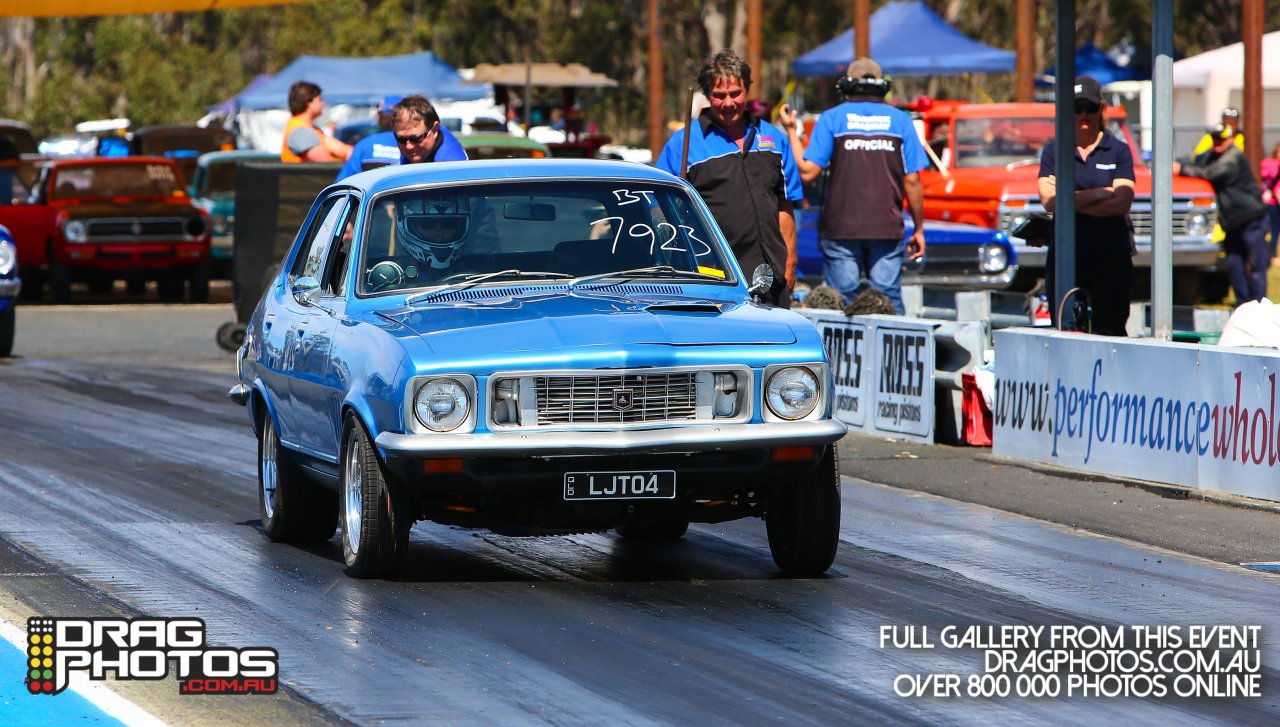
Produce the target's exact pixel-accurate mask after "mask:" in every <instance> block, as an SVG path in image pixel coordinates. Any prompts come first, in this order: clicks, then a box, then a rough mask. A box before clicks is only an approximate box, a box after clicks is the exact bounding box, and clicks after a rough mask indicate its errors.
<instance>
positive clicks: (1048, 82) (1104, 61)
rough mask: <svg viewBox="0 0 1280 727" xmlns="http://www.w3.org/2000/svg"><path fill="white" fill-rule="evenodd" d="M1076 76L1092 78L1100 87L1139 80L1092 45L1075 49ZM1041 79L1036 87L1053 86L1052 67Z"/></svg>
mask: <svg viewBox="0 0 1280 727" xmlns="http://www.w3.org/2000/svg"><path fill="white" fill-rule="evenodd" d="M1076 75H1077V76H1093V78H1094V80H1096V81H1097V82H1098V84H1099V85H1102V86H1105V85H1107V84H1108V83H1113V82H1115V81H1133V80H1141V79H1138V74H1137V73H1135V72H1134V71H1133V70H1132V69H1130V68H1125V67H1124V66H1122V65H1120V64H1119V63H1116V62H1115V60H1114V59H1112V58H1111V56H1109V55H1107V54H1106V53H1103V52H1102V51H1101V50H1099V49H1098V46H1096V45H1094V44H1093V43H1085V44H1084V45H1082V46H1080V47H1079V48H1077V49H1076ZM1042 79H1043V80H1041V79H1037V82H1036V85H1037V86H1052V85H1053V68H1052V67H1050V68H1049V69H1048V70H1046V71H1045V72H1044V73H1043V74H1042Z"/></svg>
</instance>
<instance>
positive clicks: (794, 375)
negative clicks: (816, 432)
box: [765, 366, 818, 419]
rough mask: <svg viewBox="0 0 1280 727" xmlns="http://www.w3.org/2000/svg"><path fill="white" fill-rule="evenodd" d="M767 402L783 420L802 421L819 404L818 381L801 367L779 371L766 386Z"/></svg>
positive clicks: (770, 378)
mask: <svg viewBox="0 0 1280 727" xmlns="http://www.w3.org/2000/svg"><path fill="white" fill-rule="evenodd" d="M765 401H766V402H768V404H769V410H770V411H772V412H773V413H774V414H777V415H778V416H780V417H782V418H783V419H801V418H803V417H805V416H808V414H809V412H811V411H813V407H815V406H817V404H818V379H817V377H816V376H814V375H813V372H812V371H810V370H809V369H807V368H804V367H801V366H788V367H786V368H784V369H779V370H778V371H777V372H776V373H774V374H773V376H770V377H769V382H768V383H767V384H766V385H765Z"/></svg>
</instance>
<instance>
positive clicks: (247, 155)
mask: <svg viewBox="0 0 1280 727" xmlns="http://www.w3.org/2000/svg"><path fill="white" fill-rule="evenodd" d="M279 158H280V154H279V153H277V152H273V151H262V150H260V149H231V150H229V151H207V152H205V153H203V154H201V155H200V164H201V165H202V166H203V165H205V164H208V163H210V162H220V161H223V160H225V159H279Z"/></svg>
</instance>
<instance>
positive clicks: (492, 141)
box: [457, 134, 551, 152]
mask: <svg viewBox="0 0 1280 727" xmlns="http://www.w3.org/2000/svg"><path fill="white" fill-rule="evenodd" d="M457 139H458V143H460V144H462V148H464V149H470V148H471V147H473V146H505V147H514V148H517V149H539V150H541V151H547V152H549V151H551V149H550V147H548V146H547V145H546V144H543V143H542V142H540V141H537V140H536V139H529V138H527V137H524V136H512V135H510V134H458V135H457Z"/></svg>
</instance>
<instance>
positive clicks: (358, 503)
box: [342, 433, 364, 555]
mask: <svg viewBox="0 0 1280 727" xmlns="http://www.w3.org/2000/svg"><path fill="white" fill-rule="evenodd" d="M359 448H360V442H359V440H358V439H357V437H356V435H355V434H354V433H352V434H351V436H350V438H349V439H348V441H347V449H346V461H345V462H344V463H343V473H342V532H343V534H344V537H345V538H346V539H347V549H348V550H350V551H351V553H352V555H354V554H356V553H358V552H359V551H360V523H361V515H362V513H363V511H364V507H363V498H362V496H361V490H362V489H363V485H364V473H363V472H362V471H361V469H360V452H359Z"/></svg>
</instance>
